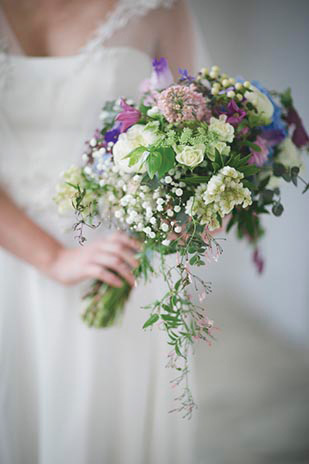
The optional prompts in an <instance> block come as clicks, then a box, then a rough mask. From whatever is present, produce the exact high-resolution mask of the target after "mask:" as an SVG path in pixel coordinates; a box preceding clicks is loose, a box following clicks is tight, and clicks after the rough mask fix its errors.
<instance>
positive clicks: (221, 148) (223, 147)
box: [206, 140, 231, 161]
mask: <svg viewBox="0 0 309 464" xmlns="http://www.w3.org/2000/svg"><path fill="white" fill-rule="evenodd" d="M216 150H218V152H219V153H220V154H221V155H223V156H227V155H228V154H229V153H230V151H231V147H229V146H228V145H227V144H226V143H225V142H221V141H220V140H217V141H216V142H213V143H212V144H211V145H210V148H209V151H207V153H206V154H207V156H208V158H209V159H210V160H211V161H214V159H215V154H216Z"/></svg>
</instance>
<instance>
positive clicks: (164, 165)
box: [158, 147, 175, 177]
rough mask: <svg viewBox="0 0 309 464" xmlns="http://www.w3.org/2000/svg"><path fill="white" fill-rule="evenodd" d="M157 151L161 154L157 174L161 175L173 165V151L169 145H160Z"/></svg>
mask: <svg viewBox="0 0 309 464" xmlns="http://www.w3.org/2000/svg"><path fill="white" fill-rule="evenodd" d="M158 152H159V153H160V154H161V165H160V167H159V169H158V175H159V177H162V176H164V174H166V173H167V172H168V171H169V170H170V169H172V168H173V167H174V166H175V153H174V150H173V149H172V148H171V147H161V148H160V149H158Z"/></svg>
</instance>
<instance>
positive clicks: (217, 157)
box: [215, 148, 224, 168]
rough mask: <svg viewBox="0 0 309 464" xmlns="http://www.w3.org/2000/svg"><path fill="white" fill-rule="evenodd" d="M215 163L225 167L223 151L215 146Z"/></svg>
mask: <svg viewBox="0 0 309 464" xmlns="http://www.w3.org/2000/svg"><path fill="white" fill-rule="evenodd" d="M215 164H218V165H219V166H220V167H221V168H223V167H224V161H223V158H222V156H221V153H220V152H219V151H218V150H217V149H216V148H215Z"/></svg>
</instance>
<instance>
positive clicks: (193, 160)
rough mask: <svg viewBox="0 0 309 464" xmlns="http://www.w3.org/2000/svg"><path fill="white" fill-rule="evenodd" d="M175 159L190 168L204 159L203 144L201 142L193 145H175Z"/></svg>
mask: <svg viewBox="0 0 309 464" xmlns="http://www.w3.org/2000/svg"><path fill="white" fill-rule="evenodd" d="M175 151H176V160H177V161H178V163H180V164H184V165H185V166H188V167H190V168H195V167H196V166H197V165H199V164H200V163H201V162H202V161H203V159H204V153H205V145H204V144H203V143H200V144H197V145H194V146H193V147H191V146H189V145H186V146H180V147H175Z"/></svg>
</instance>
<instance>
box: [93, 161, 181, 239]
mask: <svg viewBox="0 0 309 464" xmlns="http://www.w3.org/2000/svg"><path fill="white" fill-rule="evenodd" d="M120 174H121V175H120ZM173 174H175V176H174V177H172V175H173ZM177 174H178V173H175V170H171V171H170V173H169V174H168V175H167V176H165V177H164V178H163V179H162V181H161V183H160V184H159V186H158V187H157V188H155V189H152V188H150V187H149V186H148V185H143V184H142V182H141V181H142V177H143V176H142V174H135V175H133V176H132V174H129V173H123V171H122V170H121V168H120V167H118V166H115V165H113V164H112V163H110V165H109V166H108V165H105V169H104V171H103V172H102V174H101V179H100V185H101V187H102V188H103V192H102V196H101V199H100V215H101V217H102V219H103V218H107V217H109V218H113V217H114V218H116V221H117V223H118V224H119V225H120V226H121V227H123V228H128V227H129V228H130V229H131V230H134V231H137V232H143V233H144V234H145V235H146V239H152V240H156V241H159V242H160V243H162V244H163V245H165V246H168V245H169V244H170V240H169V239H168V237H169V234H170V233H171V232H173V233H176V234H179V233H180V232H181V230H182V229H181V227H180V226H179V225H178V224H177V222H176V220H175V216H176V214H177V213H179V212H180V211H181V204H182V202H181V197H182V195H183V193H184V191H183V188H182V187H184V186H185V184H183V183H182V182H179V181H177V177H178V175H179V176H180V174H178V175H177ZM175 177H176V180H175ZM104 185H105V186H107V191H104ZM111 186H112V187H111Z"/></svg>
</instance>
